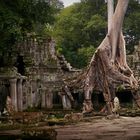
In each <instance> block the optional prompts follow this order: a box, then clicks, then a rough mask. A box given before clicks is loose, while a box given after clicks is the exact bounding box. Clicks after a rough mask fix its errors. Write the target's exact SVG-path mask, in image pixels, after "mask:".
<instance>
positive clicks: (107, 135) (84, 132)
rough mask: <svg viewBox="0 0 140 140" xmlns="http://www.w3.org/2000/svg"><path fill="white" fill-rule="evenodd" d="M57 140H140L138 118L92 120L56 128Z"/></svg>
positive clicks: (139, 118) (139, 119)
mask: <svg viewBox="0 0 140 140" xmlns="http://www.w3.org/2000/svg"><path fill="white" fill-rule="evenodd" d="M55 130H56V131H57V140H140V117H120V118H119V119H113V120H107V119H105V118H104V117H103V118H101V119H92V120H91V122H80V123H78V124H73V125H67V126H56V128H55Z"/></svg>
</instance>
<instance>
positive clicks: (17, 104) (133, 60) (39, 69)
mask: <svg viewBox="0 0 140 140" xmlns="http://www.w3.org/2000/svg"><path fill="white" fill-rule="evenodd" d="M17 50H18V53H17V56H15V67H12V68H5V67H1V68H0V80H5V81H6V84H7V88H8V90H9V94H10V97H11V101H12V104H13V107H14V110H15V111H24V110H26V109H28V108H34V107H35V108H36V107H37V108H44V109H52V108H55V107H57V106H58V107H62V108H63V109H71V108H72V102H74V97H73V95H72V94H71V91H70V90H69V88H68V86H67V84H66V83H65V79H69V78H72V77H75V76H77V75H78V74H79V73H80V70H77V69H74V68H72V66H71V65H70V64H69V63H68V62H67V61H66V60H65V57H64V56H62V55H59V56H58V55H57V54H56V50H55V41H54V40H53V39H52V38H47V39H46V38H41V37H36V36H28V37H24V38H23V39H22V41H20V42H18V44H17ZM127 59H128V62H129V65H130V67H131V68H132V70H133V71H134V74H135V76H136V77H137V79H139V77H140V43H139V45H138V46H135V51H134V52H133V54H132V55H128V56H127ZM139 81H140V80H139ZM74 96H75V95H74ZM80 98H82V97H81V96H80ZM95 102H96V101H95Z"/></svg>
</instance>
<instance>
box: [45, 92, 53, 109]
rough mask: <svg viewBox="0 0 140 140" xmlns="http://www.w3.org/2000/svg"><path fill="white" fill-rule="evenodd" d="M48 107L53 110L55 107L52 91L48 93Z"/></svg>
mask: <svg viewBox="0 0 140 140" xmlns="http://www.w3.org/2000/svg"><path fill="white" fill-rule="evenodd" d="M46 107H47V108H48V109H51V108H52V107H53V93H52V92H50V91H49V92H48V93H46Z"/></svg>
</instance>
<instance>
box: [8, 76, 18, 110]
mask: <svg viewBox="0 0 140 140" xmlns="http://www.w3.org/2000/svg"><path fill="white" fill-rule="evenodd" d="M9 82H10V95H11V100H12V105H13V107H14V110H15V111H18V109H17V85H16V82H17V79H16V78H15V79H10V80H9Z"/></svg>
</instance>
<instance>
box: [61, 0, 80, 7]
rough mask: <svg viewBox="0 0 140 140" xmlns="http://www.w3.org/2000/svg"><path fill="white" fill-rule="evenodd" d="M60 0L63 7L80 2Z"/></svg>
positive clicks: (78, 0) (76, 0)
mask: <svg viewBox="0 0 140 140" xmlns="http://www.w3.org/2000/svg"><path fill="white" fill-rule="evenodd" d="M61 1H63V3H64V6H65V7H67V6H70V5H71V4H73V3H75V2H80V0H61Z"/></svg>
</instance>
